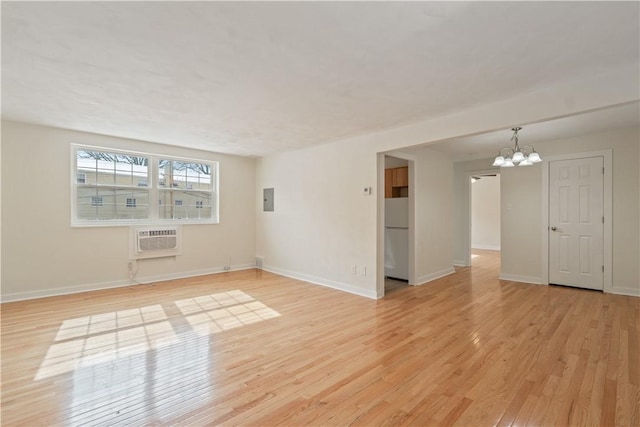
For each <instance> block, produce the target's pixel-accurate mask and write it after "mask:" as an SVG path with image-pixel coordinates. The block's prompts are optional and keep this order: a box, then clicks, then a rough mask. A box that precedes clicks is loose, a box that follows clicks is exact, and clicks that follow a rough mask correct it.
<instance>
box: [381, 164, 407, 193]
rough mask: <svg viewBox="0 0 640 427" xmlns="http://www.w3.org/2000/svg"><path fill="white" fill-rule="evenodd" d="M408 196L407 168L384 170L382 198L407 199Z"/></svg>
mask: <svg viewBox="0 0 640 427" xmlns="http://www.w3.org/2000/svg"><path fill="white" fill-rule="evenodd" d="M408 195H409V168H408V167H407V166H403V167H400V168H390V169H385V170H384V197H385V198H387V199H388V198H394V197H407V196H408Z"/></svg>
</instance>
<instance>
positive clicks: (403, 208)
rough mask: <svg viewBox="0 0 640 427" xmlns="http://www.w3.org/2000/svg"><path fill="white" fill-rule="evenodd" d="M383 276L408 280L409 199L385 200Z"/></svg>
mask: <svg viewBox="0 0 640 427" xmlns="http://www.w3.org/2000/svg"><path fill="white" fill-rule="evenodd" d="M384 225H385V230H384V275H385V276H386V277H389V278H394V279H402V280H409V199H408V198H407V197H397V198H389V199H385V205H384Z"/></svg>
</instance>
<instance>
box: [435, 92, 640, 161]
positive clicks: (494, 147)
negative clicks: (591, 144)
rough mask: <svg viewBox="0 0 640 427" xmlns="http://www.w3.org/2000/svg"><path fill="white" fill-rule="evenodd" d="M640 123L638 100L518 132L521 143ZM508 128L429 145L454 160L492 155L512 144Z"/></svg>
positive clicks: (530, 143) (555, 138)
mask: <svg viewBox="0 0 640 427" xmlns="http://www.w3.org/2000/svg"><path fill="white" fill-rule="evenodd" d="M631 126H640V103H638V102H634V103H630V104H625V105H619V106H615V107H610V108H603V109H601V110H597V111H591V112H588V113H584V114H579V115H575V116H569V117H563V118H560V119H555V120H549V121H545V122H541V123H532V124H528V125H523V126H522V130H520V131H519V132H518V138H519V141H520V146H524V145H534V144H537V143H539V142H542V141H550V140H557V139H564V138H572V137H577V136H582V135H587V134H590V133H598V132H604V131H607V130H610V129H618V128H626V127H631ZM512 135H513V132H512V131H511V130H510V129H504V130H500V131H496V132H488V133H484V134H481V135H473V136H468V137H464V138H455V139H450V140H444V141H440V142H436V143H432V144H429V148H433V149H435V150H438V151H441V152H443V153H447V154H448V155H449V156H450V157H451V158H452V159H453V160H454V161H464V160H471V159H476V158H477V159H481V158H485V157H495V156H497V155H498V150H500V149H501V148H503V147H513V142H512V141H511V136H512Z"/></svg>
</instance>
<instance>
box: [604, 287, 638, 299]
mask: <svg viewBox="0 0 640 427" xmlns="http://www.w3.org/2000/svg"><path fill="white" fill-rule="evenodd" d="M604 291H605V292H607V293H610V294H616V295H627V296H630V297H640V289H630V288H611V289H605V290H604Z"/></svg>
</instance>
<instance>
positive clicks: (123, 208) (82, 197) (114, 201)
mask: <svg viewBox="0 0 640 427" xmlns="http://www.w3.org/2000/svg"><path fill="white" fill-rule="evenodd" d="M77 194H78V200H77V203H76V209H77V217H78V219H80V220H90V221H99V220H103V221H104V220H114V219H145V218H148V217H149V191H148V190H145V189H140V190H138V189H134V190H132V189H129V188H105V187H79V188H78V192H77Z"/></svg>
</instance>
